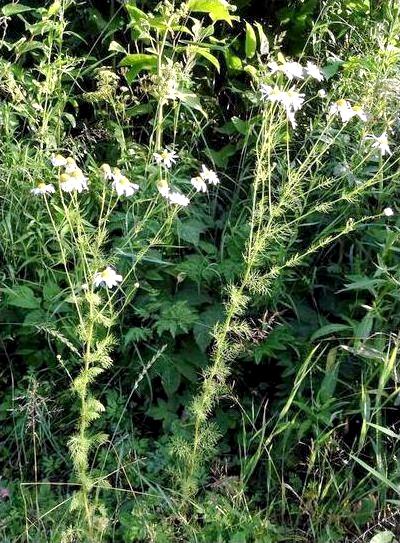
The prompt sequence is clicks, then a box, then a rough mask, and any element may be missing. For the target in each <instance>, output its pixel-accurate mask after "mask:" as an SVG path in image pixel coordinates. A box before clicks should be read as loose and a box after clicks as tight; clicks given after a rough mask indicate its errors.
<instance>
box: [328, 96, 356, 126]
mask: <svg viewBox="0 0 400 543" xmlns="http://www.w3.org/2000/svg"><path fill="white" fill-rule="evenodd" d="M328 114H329V115H339V116H340V118H341V120H342V123H347V121H349V120H350V119H351V118H353V117H354V115H355V113H354V111H353V108H352V107H351V105H350V103H349V102H348V101H347V100H344V99H343V98H341V99H340V100H337V101H336V102H335V103H333V104H332V105H331V107H330V108H329V112H328Z"/></svg>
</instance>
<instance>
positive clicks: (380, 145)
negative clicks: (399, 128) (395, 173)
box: [372, 132, 392, 156]
mask: <svg viewBox="0 0 400 543" xmlns="http://www.w3.org/2000/svg"><path fill="white" fill-rule="evenodd" d="M372 139H373V140H374V143H373V144H372V147H373V149H379V151H380V153H381V155H382V156H385V155H391V154H392V152H391V150H390V147H389V141H388V137H387V133H386V132H383V133H382V134H381V135H380V136H372Z"/></svg>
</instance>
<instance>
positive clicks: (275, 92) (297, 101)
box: [260, 83, 305, 128]
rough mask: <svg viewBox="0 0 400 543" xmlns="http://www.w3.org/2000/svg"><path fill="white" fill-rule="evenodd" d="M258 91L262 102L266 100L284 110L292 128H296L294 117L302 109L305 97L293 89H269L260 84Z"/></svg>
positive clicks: (269, 87) (267, 86)
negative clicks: (280, 106)
mask: <svg viewBox="0 0 400 543" xmlns="http://www.w3.org/2000/svg"><path fill="white" fill-rule="evenodd" d="M260 91H261V95H262V97H263V98H264V100H268V101H269V102H277V103H278V104H281V105H282V106H283V107H284V108H285V110H286V114H287V117H288V119H289V121H290V123H291V125H292V126H293V128H296V126H297V123H296V119H295V115H296V113H297V111H299V110H300V109H301V108H302V106H303V103H304V96H305V95H304V94H303V93H300V92H298V91H297V90H296V89H295V88H294V87H292V88H291V89H289V90H288V91H285V90H282V89H280V88H279V87H271V86H270V85H266V84H265V83H262V84H261V86H260Z"/></svg>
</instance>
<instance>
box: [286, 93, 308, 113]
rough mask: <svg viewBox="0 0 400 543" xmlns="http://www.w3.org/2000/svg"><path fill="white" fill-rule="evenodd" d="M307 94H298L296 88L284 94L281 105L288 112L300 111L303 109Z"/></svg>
mask: <svg viewBox="0 0 400 543" xmlns="http://www.w3.org/2000/svg"><path fill="white" fill-rule="evenodd" d="M304 96H305V94H303V93H301V92H297V91H296V89H295V88H291V89H289V90H288V91H287V92H282V97H281V103H282V104H283V105H284V106H285V108H286V110H293V111H299V110H300V109H301V108H302V107H303V103H304Z"/></svg>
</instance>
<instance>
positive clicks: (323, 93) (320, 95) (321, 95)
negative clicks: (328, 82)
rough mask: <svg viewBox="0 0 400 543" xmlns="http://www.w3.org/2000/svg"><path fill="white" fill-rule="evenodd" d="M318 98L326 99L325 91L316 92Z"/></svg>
mask: <svg viewBox="0 0 400 543" xmlns="http://www.w3.org/2000/svg"><path fill="white" fill-rule="evenodd" d="M317 94H318V96H319V98H325V97H326V90H325V89H319V91H318V92H317Z"/></svg>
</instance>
